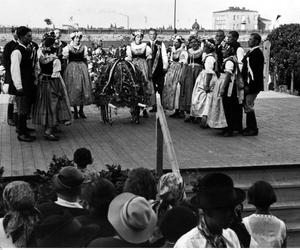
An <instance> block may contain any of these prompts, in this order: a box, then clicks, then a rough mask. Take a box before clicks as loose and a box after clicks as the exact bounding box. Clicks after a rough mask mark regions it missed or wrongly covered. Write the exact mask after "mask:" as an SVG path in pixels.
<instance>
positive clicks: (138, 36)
mask: <svg viewBox="0 0 300 250" xmlns="http://www.w3.org/2000/svg"><path fill="white" fill-rule="evenodd" d="M143 38H144V33H143V32H142V31H140V30H139V31H135V32H134V33H133V39H134V40H133V41H132V43H131V44H130V45H128V46H127V48H126V58H125V60H127V61H130V62H132V63H133V64H134V65H135V66H136V67H137V69H138V70H140V71H141V72H142V74H143V78H144V83H145V85H144V91H145V93H146V94H147V95H148V96H149V100H147V102H148V103H147V104H150V103H149V102H150V96H151V95H152V94H153V93H154V87H153V83H152V81H151V78H152V72H151V69H152V65H151V59H152V51H151V48H150V47H149V46H148V45H147V44H146V43H142V40H143ZM143 115H144V117H148V114H147V111H146V110H144V112H143Z"/></svg>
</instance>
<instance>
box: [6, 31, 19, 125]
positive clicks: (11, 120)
mask: <svg viewBox="0 0 300 250" xmlns="http://www.w3.org/2000/svg"><path fill="white" fill-rule="evenodd" d="M11 33H12V35H13V39H12V40H11V41H10V42H8V43H7V44H6V45H5V46H4V51H3V66H4V68H5V79H4V84H8V85H9V84H12V79H11V73H10V65H11V61H10V56H11V53H12V52H13V50H14V49H15V47H16V46H17V44H18V42H17V41H18V37H17V30H16V28H14V27H12V28H11ZM9 95H10V96H9V101H8V106H7V123H8V125H10V126H15V125H16V118H17V113H16V112H14V108H15V107H14V106H16V103H15V101H16V97H15V95H13V94H12V93H9Z"/></svg>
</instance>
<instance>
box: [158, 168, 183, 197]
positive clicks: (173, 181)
mask: <svg viewBox="0 0 300 250" xmlns="http://www.w3.org/2000/svg"><path fill="white" fill-rule="evenodd" d="M158 194H159V196H160V197H161V198H162V199H172V200H174V201H180V200H182V199H183V198H184V197H185V192H184V182H183V179H182V177H181V176H180V175H179V174H176V173H173V172H171V173H167V174H164V175H163V176H161V177H160V179H159V186H158Z"/></svg>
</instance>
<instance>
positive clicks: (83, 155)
mask: <svg viewBox="0 0 300 250" xmlns="http://www.w3.org/2000/svg"><path fill="white" fill-rule="evenodd" d="M73 160H74V162H75V163H76V165H77V169H78V170H79V171H80V172H81V173H82V175H83V179H84V180H83V183H88V182H91V181H93V180H95V179H97V177H99V176H100V174H99V172H98V171H97V170H95V169H91V168H88V165H90V164H93V157H92V154H91V151H90V150H88V149H87V148H78V149H77V150H76V151H75V152H74V156H73Z"/></svg>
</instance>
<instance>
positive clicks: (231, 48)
mask: <svg viewBox="0 0 300 250" xmlns="http://www.w3.org/2000/svg"><path fill="white" fill-rule="evenodd" d="M238 38H239V33H238V32H236V31H230V32H229V34H228V41H227V48H226V50H225V51H224V58H226V57H227V59H229V60H231V61H232V67H231V66H230V68H231V70H228V69H225V72H227V76H226V77H225V80H224V83H223V87H222V91H221V96H222V97H223V98H222V101H223V107H224V113H225V117H226V121H227V125H228V127H227V129H225V130H223V132H222V135H224V136H226V137H227V136H233V133H234V132H238V133H242V132H243V107H242V103H243V99H244V91H243V88H244V86H243V81H242V79H241V71H242V67H243V63H242V60H243V58H244V49H243V48H242V47H241V45H240V43H239V42H238V41H237V40H238ZM225 54H227V55H226V56H225ZM227 61H228V60H226V59H225V60H224V66H225V63H227ZM225 68H226V67H225Z"/></svg>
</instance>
